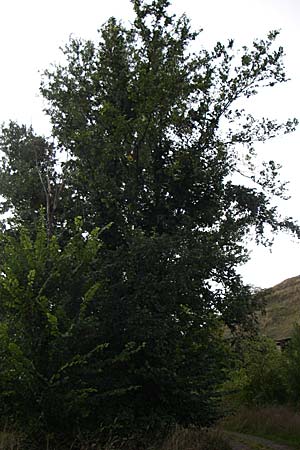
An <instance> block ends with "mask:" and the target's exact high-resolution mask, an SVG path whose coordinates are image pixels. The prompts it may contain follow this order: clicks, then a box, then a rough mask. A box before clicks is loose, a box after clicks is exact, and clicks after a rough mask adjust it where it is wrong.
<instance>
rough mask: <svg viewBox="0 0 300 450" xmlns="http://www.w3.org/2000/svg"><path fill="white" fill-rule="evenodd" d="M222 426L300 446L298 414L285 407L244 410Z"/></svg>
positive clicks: (228, 419)
mask: <svg viewBox="0 0 300 450" xmlns="http://www.w3.org/2000/svg"><path fill="white" fill-rule="evenodd" d="M222 426H223V427H224V428H225V429H228V430H231V431H238V432H241V433H249V434H254V435H258V436H263V437H269V438H273V439H274V440H275V438H277V440H282V441H286V442H289V443H291V444H297V445H300V413H299V412H297V411H295V410H294V409H292V408H290V407H286V406H270V407H264V408H256V409H254V408H253V409H249V408H247V409H246V408H244V409H241V410H240V411H239V412H238V413H236V414H234V415H232V416H230V417H228V418H226V419H225V420H223V423H222Z"/></svg>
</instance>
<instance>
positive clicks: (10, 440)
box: [0, 427, 231, 450]
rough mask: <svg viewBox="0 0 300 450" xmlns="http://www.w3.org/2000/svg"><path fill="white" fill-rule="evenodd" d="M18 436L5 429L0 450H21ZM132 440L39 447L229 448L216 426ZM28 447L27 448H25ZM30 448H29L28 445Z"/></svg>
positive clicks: (116, 449) (79, 449)
mask: <svg viewBox="0 0 300 450" xmlns="http://www.w3.org/2000/svg"><path fill="white" fill-rule="evenodd" d="M22 442H23V440H22V436H20V435H18V434H16V433H13V432H12V431H11V432H8V431H2V432H0V450H24V447H23V444H22ZM133 442H134V441H129V442H128V441H127V442H126V441H123V442H120V441H117V440H113V439H112V440H111V441H110V442H109V443H108V444H106V445H104V446H103V445H100V444H99V443H97V440H91V441H89V442H87V441H86V440H84V439H80V438H78V439H76V441H74V442H73V443H68V444H67V443H65V444H64V445H62V446H59V447H57V446H56V445H55V446H54V447H53V446H50V445H47V444H46V443H45V446H44V448H42V447H39V450H50V449H51V450H58V448H59V450H137V449H138V450H140V449H142V448H143V449H144V450H231V447H230V445H229V443H228V441H227V439H226V438H225V435H224V433H223V432H221V431H220V430H217V429H206V428H196V427H189V428H183V427H176V428H175V429H174V430H173V431H172V432H171V433H170V434H169V435H168V436H167V437H166V438H165V439H164V440H163V442H162V443H160V444H156V445H154V444H153V445H148V446H139V447H137V446H136V445H133ZM26 448H27V449H29V448H28V447H26ZM30 450H31V448H30Z"/></svg>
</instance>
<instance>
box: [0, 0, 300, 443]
mask: <svg viewBox="0 0 300 450" xmlns="http://www.w3.org/2000/svg"><path fill="white" fill-rule="evenodd" d="M132 3H133V7H134V10H135V15H136V18H135V21H134V23H133V24H132V26H131V28H125V26H124V25H123V24H121V23H118V22H117V20H115V19H113V18H112V19H110V20H109V21H108V22H107V24H106V25H104V26H103V28H102V29H101V30H100V38H99V42H98V43H92V42H90V41H87V42H83V41H81V40H75V39H71V40H70V42H69V44H68V45H67V46H66V48H65V50H64V53H65V58H66V63H65V65H62V66H57V67H54V69H52V70H50V71H48V72H46V73H45V75H44V79H43V84H42V88H41V92H42V93H43V95H44V97H45V99H46V100H47V101H48V108H47V113H48V114H49V115H50V118H51V121H52V125H53V137H54V139H53V142H54V143H53V144H50V143H49V142H48V141H47V140H45V139H44V138H41V137H38V136H36V135H35V134H34V132H33V130H31V129H29V130H28V129H26V128H25V127H19V126H18V125H16V124H10V125H9V126H8V127H3V129H2V138H1V150H2V151H3V154H4V156H3V160H2V166H1V172H0V189H1V194H2V195H3V196H4V198H5V200H4V203H3V208H4V209H3V210H5V211H7V210H8V209H9V208H12V209H11V211H12V213H13V216H12V217H11V218H10V226H9V227H8V226H7V227H6V228H4V229H3V233H2V238H1V252H2V256H1V270H0V301H1V305H0V312H1V346H0V352H1V353H0V358H1V373H0V385H1V392H2V393H1V406H0V408H1V413H2V415H3V417H6V418H7V417H10V418H11V419H12V420H13V421H17V422H18V423H20V424H21V425H23V426H25V427H28V425H31V427H32V429H37V430H38V429H41V428H43V429H44V430H48V431H49V430H50V431H52V432H54V431H66V430H68V431H70V433H72V432H74V431H75V430H78V429H82V430H90V431H94V432H98V433H103V434H104V435H105V433H107V432H108V431H109V430H111V429H113V432H114V433H116V434H120V435H122V434H127V435H128V434H129V433H132V431H136V430H137V429H139V430H148V431H149V430H151V429H153V428H154V427H155V428H156V429H158V428H159V427H161V426H165V425H170V424H172V423H182V424H191V423H202V424H203V423H209V422H211V421H212V420H213V419H214V418H215V417H216V410H215V403H216V385H217V384H218V383H219V382H220V381H221V380H222V379H223V376H224V367H225V366H226V356H225V352H226V345H225V344H224V342H223V339H222V330H223V326H224V323H225V324H226V325H228V326H229V327H231V328H234V327H236V326H247V325H248V322H249V314H251V312H252V304H251V298H252V297H251V295H250V290H249V287H247V286H244V285H243V283H242V280H241V278H240V276H239V275H238V274H237V271H236V269H237V267H238V265H239V264H241V263H243V262H245V261H246V259H247V251H246V248H245V243H244V242H243V240H244V239H245V238H246V237H247V236H248V235H249V232H250V231H251V230H254V232H255V235H256V238H257V240H258V241H259V240H261V239H263V236H264V231H265V229H271V230H273V231H277V230H279V229H291V230H292V231H295V232H298V229H297V227H296V226H295V225H293V223H292V222H291V220H290V219H284V218H281V217H280V215H279V214H278V211H277V209H276V207H274V206H273V204H272V197H273V196H274V195H278V196H283V195H284V186H283V185H282V184H281V183H280V182H279V181H278V180H277V175H278V167H277V165H276V164H275V163H274V161H269V162H267V163H265V164H263V167H261V168H258V170H256V169H255V156H256V155H255V149H254V147H255V142H257V141H264V140H266V139H268V138H270V137H274V136H275V135H276V134H278V133H279V132H284V133H285V132H290V131H292V130H293V129H294V126H295V124H296V121H293V120H288V121H287V123H286V124H277V123H276V122H275V121H271V120H268V119H265V118H263V119H261V120H256V119H254V118H253V117H252V116H251V115H249V114H247V113H246V112H245V111H244V109H243V108H241V107H240V104H241V103H240V102H238V100H240V99H242V98H245V99H247V98H249V97H251V96H252V95H255V94H256V93H257V91H258V90H259V89H260V88H261V87H263V86H274V85H275V84H277V83H281V82H284V81H285V80H286V78H285V73H284V68H283V64H282V54H283V51H282V49H281V48H279V49H273V43H274V40H275V38H276V35H277V33H276V32H271V33H270V34H269V36H268V37H267V39H266V40H261V41H255V42H254V43H253V47H252V48H251V49H248V48H246V47H244V48H243V50H242V52H240V53H238V54H236V52H235V50H234V43H233V41H229V42H228V43H227V45H222V44H221V43H217V44H216V46H215V47H214V48H213V49H212V50H211V51H208V50H200V51H199V52H198V53H197V54H194V53H190V52H189V45H190V44H191V42H192V41H194V40H196V39H199V36H198V34H197V33H194V32H192V31H191V28H190V23H189V20H188V19H187V18H186V17H185V16H182V17H180V18H179V19H176V18H175V17H174V16H171V15H169V13H168V6H169V2H168V1H167V0H153V1H152V2H150V3H148V2H146V1H143V0H133V1H132ZM236 55H237V56H236ZM59 151H63V152H64V154H66V153H67V154H68V155H69V156H68V158H67V160H66V161H65V162H64V163H61V170H58V166H57V164H58V163H57V161H58V160H59V156H58V152H59ZM245 180H246V181H245ZM43 217H44V220H43Z"/></svg>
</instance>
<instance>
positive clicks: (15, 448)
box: [0, 429, 23, 450]
mask: <svg viewBox="0 0 300 450" xmlns="http://www.w3.org/2000/svg"><path fill="white" fill-rule="evenodd" d="M0 450H23V436H21V435H20V434H18V433H15V432H14V431H11V430H6V429H4V430H3V431H1V432H0Z"/></svg>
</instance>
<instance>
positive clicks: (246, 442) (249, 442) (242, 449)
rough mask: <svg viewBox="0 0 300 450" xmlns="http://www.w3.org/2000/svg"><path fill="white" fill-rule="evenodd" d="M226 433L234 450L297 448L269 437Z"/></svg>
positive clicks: (291, 449)
mask: <svg viewBox="0 0 300 450" xmlns="http://www.w3.org/2000/svg"><path fill="white" fill-rule="evenodd" d="M226 435H227V436H228V438H229V442H230V445H231V446H232V450H296V448H295V447H290V446H288V445H282V444H275V443H274V442H272V441H269V440H268V439H263V438H260V437H256V436H250V435H248V434H241V433H234V432H230V433H229V432H228V433H226Z"/></svg>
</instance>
